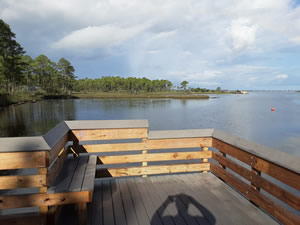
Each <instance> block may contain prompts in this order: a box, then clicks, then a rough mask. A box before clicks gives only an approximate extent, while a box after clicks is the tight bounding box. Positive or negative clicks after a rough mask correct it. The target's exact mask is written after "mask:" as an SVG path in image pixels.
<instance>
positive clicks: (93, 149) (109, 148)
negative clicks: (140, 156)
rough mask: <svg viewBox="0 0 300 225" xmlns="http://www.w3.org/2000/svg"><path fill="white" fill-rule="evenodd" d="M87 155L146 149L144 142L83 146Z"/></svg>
mask: <svg viewBox="0 0 300 225" xmlns="http://www.w3.org/2000/svg"><path fill="white" fill-rule="evenodd" d="M83 147H84V148H85V149H86V151H87V152H89V153H98V152H99V153H100V152H121V151H141V150H144V149H146V145H145V142H140V143H121V144H97V145H83Z"/></svg>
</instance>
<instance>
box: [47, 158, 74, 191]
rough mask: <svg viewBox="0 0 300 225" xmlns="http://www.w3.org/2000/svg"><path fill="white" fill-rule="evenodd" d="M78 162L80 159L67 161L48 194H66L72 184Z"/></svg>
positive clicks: (68, 159)
mask: <svg viewBox="0 0 300 225" xmlns="http://www.w3.org/2000/svg"><path fill="white" fill-rule="evenodd" d="M78 160H79V159H78V158H76V159H73V158H71V157H69V158H67V159H66V160H65V162H64V166H63V167H62V169H61V172H60V173H59V175H58V177H57V178H56V179H55V180H54V183H53V185H52V186H51V187H49V189H48V191H47V193H48V194H53V193H59V192H64V191H67V190H68V189H69V186H70V183H71V181H72V176H73V171H74V169H75V168H76V166H77V163H78Z"/></svg>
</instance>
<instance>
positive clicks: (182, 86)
mask: <svg viewBox="0 0 300 225" xmlns="http://www.w3.org/2000/svg"><path fill="white" fill-rule="evenodd" d="M188 84H189V82H187V81H186V80H184V81H182V82H181V84H180V88H181V89H184V90H185V89H186V87H187V85H188Z"/></svg>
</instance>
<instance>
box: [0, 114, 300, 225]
mask: <svg viewBox="0 0 300 225" xmlns="http://www.w3.org/2000/svg"><path fill="white" fill-rule="evenodd" d="M70 141H71V142H73V143H69V142H70ZM67 143H68V145H66V144H67ZM68 153H72V154H75V155H77V154H96V155H97V156H98V164H99V165H98V169H97V173H96V177H97V178H101V177H105V176H111V177H120V176H144V177H145V176H148V175H151V174H168V173H183V172H201V171H202V172H208V171H210V172H212V173H214V174H215V175H216V176H218V177H220V178H221V179H222V180H223V181H224V182H226V183H227V184H229V185H230V186H232V187H233V188H234V189H236V190H237V191H238V192H240V193H241V194H243V195H244V196H245V197H246V198H247V199H249V201H251V202H252V203H254V204H255V205H257V206H258V207H260V208H262V209H263V210H265V211H266V212H267V213H269V214H270V215H272V216H273V217H274V218H275V219H277V220H278V221H279V222H281V223H283V224H300V219H299V211H300V199H299V191H300V160H299V157H295V156H290V155H288V154H285V153H282V152H279V151H276V150H274V149H269V148H266V147H264V146H260V145H257V144H254V143H251V142H249V141H246V140H244V139H241V138H237V137H234V136H232V135H229V134H226V133H223V132H221V131H217V130H214V129H201V130H172V131H148V121H146V120H138V121H137V120H134V121H132V120H131V121H128V120H127V121H126V120H125V121H124V120H120V121H66V122H63V123H61V124H59V125H58V126H57V127H55V128H54V129H52V130H51V131H49V132H48V133H47V134H46V135H44V136H41V137H30V138H0V170H6V171H8V170H15V169H22V170H23V169H24V170H26V169H27V168H37V170H36V172H35V173H32V174H30V175H14V174H12V173H10V172H8V174H7V173H6V175H5V174H4V173H3V171H0V172H2V174H0V190H5V191H7V189H16V188H22V189H24V188H32V187H38V188H39V193H34V194H26V195H18V196H6V195H4V196H3V195H0V210H2V209H7V208H19V207H29V206H39V207H40V212H42V213H49V212H48V210H49V208H48V207H47V204H49V199H47V196H46V194H45V193H46V191H47V187H49V185H51V183H52V182H53V180H54V178H55V176H56V175H57V173H58V171H59V170H60V169H61V167H62V165H63V163H64V160H65V158H66V157H67V154H68ZM43 195H45V196H43ZM8 197H14V199H15V200H14V201H13V202H12V203H9V205H7V204H8V203H7V199H6V198H8ZM45 199H46V200H47V201H45ZM72 201H75V200H74V199H67V201H66V203H68V202H69V203H72ZM0 218H1V211H0Z"/></svg>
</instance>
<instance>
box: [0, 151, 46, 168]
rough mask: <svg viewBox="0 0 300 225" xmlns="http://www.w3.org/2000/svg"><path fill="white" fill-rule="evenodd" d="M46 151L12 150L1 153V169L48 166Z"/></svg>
mask: <svg viewBox="0 0 300 225" xmlns="http://www.w3.org/2000/svg"><path fill="white" fill-rule="evenodd" d="M46 161H47V160H46V152H45V151H41V152H11V153H1V154H0V162H1V163H0V170H9V169H23V168H41V167H47V163H46Z"/></svg>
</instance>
